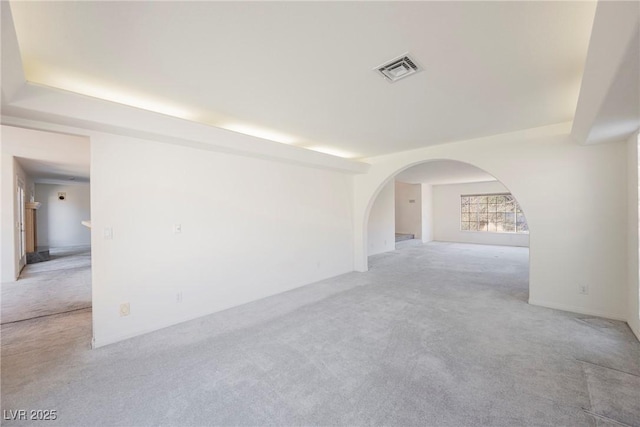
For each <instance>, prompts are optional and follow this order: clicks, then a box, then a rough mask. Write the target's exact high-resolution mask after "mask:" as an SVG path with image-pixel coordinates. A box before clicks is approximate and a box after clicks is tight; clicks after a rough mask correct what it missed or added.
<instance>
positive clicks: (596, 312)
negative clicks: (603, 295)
mask: <svg viewBox="0 0 640 427" xmlns="http://www.w3.org/2000/svg"><path fill="white" fill-rule="evenodd" d="M529 304H531V305H537V306H540V307H546V308H553V309H556V310H562V311H569V312H572V313H578V314H586V315H589V316H597V317H604V318H606V319H612V320H621V321H623V322H626V321H627V318H626V316H623V315H620V314H618V313H607V312H605V311H600V310H592V309H589V308H584V307H577V306H574V305H567V304H558V303H554V302H548V301H540V300H534V299H531V298H529Z"/></svg>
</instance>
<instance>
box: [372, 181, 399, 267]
mask: <svg viewBox="0 0 640 427" xmlns="http://www.w3.org/2000/svg"><path fill="white" fill-rule="evenodd" d="M395 217H396V215H395V185H394V183H393V181H390V182H389V183H388V184H387V185H385V186H384V188H383V189H382V190H381V191H380V194H378V197H377V198H376V200H375V202H373V206H372V207H371V215H369V223H368V225H367V229H368V235H369V253H368V254H369V255H376V254H379V253H383V252H389V251H393V250H395V248H396V233H395V229H396V218H395Z"/></svg>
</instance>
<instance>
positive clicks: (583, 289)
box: [578, 283, 589, 295]
mask: <svg viewBox="0 0 640 427" xmlns="http://www.w3.org/2000/svg"><path fill="white" fill-rule="evenodd" d="M578 293H579V294H580V295H589V285H585V284H582V283H581V284H579V285H578Z"/></svg>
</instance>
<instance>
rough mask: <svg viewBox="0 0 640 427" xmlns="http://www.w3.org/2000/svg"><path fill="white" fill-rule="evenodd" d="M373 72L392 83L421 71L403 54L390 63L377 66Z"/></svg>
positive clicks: (416, 64) (420, 68)
mask: <svg viewBox="0 0 640 427" xmlns="http://www.w3.org/2000/svg"><path fill="white" fill-rule="evenodd" d="M373 71H375V72H376V73H380V75H382V77H384V78H385V80H387V81H388V82H389V83H393V82H396V81H398V80H400V79H404V78H405V77H409V76H410V75H412V74H415V73H417V72H420V71H422V67H421V66H420V64H418V63H417V62H416V61H415V60H414V59H412V58H411V57H410V56H409V54H408V53H405V54H404V55H401V56H399V57H397V58H394V59H392V60H391V61H388V62H385V63H384V64H381V65H378V66H377V67H375V68H374V69H373Z"/></svg>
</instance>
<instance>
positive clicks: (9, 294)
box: [1, 246, 91, 324]
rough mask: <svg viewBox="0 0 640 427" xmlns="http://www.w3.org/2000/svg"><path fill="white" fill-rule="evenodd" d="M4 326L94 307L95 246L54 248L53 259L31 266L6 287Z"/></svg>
mask: <svg viewBox="0 0 640 427" xmlns="http://www.w3.org/2000/svg"><path fill="white" fill-rule="evenodd" d="M1 307H2V314H1V319H2V323H3V324H4V323H10V322H17V321H20V320H24V319H32V318H34V317H40V316H49V315H51V314H56V313H63V312H66V311H72V310H79V309H83V308H90V307H91V247H89V246H74V247H68V248H51V260H50V261H45V262H39V263H36V264H28V265H26V266H25V267H24V269H23V270H22V273H21V274H20V279H19V280H17V281H15V282H11V283H3V284H2V305H1Z"/></svg>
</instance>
